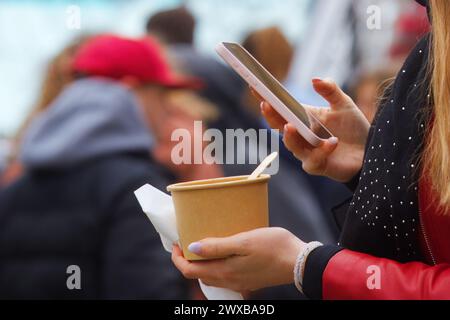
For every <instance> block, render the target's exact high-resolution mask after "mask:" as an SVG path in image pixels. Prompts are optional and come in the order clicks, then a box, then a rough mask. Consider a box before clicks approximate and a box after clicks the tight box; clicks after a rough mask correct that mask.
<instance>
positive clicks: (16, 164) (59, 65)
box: [0, 36, 89, 186]
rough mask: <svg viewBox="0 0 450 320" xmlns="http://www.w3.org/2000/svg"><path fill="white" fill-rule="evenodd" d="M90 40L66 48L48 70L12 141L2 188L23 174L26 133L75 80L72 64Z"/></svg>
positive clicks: (78, 41)
mask: <svg viewBox="0 0 450 320" xmlns="http://www.w3.org/2000/svg"><path fill="white" fill-rule="evenodd" d="M88 39H89V37H88V36H83V37H81V38H78V39H76V40H75V41H73V42H72V43H70V44H69V45H68V46H67V47H65V48H64V49H63V50H62V51H61V52H60V53H59V54H58V55H57V56H56V57H54V58H53V59H52V60H51V61H50V63H49V65H48V67H47V70H46V73H45V76H44V81H43V83H42V87H41V90H40V95H39V97H38V99H37V102H36V104H35V105H34V106H33V108H32V110H31V112H30V113H29V114H28V115H27V116H26V118H25V121H24V122H23V124H22V126H21V127H20V128H19V130H18V132H17V134H16V135H15V136H14V137H13V139H12V145H11V149H12V150H11V154H10V156H9V158H8V163H7V166H6V168H5V172H3V173H2V174H0V186H2V185H3V186H5V185H7V184H9V183H11V182H13V181H14V180H16V179H17V178H18V177H19V176H20V175H21V174H22V172H23V167H22V165H21V164H20V161H19V159H18V158H17V157H18V151H19V148H20V142H21V140H22V136H23V134H24V132H25V131H26V130H27V129H28V126H29V125H30V123H31V122H32V121H33V120H34V119H35V118H36V117H37V116H38V115H39V114H40V113H42V112H44V111H45V110H46V109H47V107H48V106H49V105H50V104H51V103H52V102H53V101H54V100H55V98H56V97H57V96H58V95H59V94H60V93H61V91H62V90H63V89H64V88H65V87H66V86H67V85H68V84H70V83H71V82H72V81H73V80H74V75H73V72H72V63H73V58H74V56H75V54H76V53H77V51H78V49H79V47H80V46H81V45H82V44H83V43H85V42H86V41H87V40H88Z"/></svg>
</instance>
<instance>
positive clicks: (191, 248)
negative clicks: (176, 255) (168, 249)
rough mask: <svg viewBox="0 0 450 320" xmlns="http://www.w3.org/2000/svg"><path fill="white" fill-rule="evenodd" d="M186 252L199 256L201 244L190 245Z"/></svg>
mask: <svg viewBox="0 0 450 320" xmlns="http://www.w3.org/2000/svg"><path fill="white" fill-rule="evenodd" d="M188 250H189V251H190V252H192V253H194V254H199V253H200V252H201V251H202V244H201V243H200V242H194V243H191V244H190V245H189V247H188Z"/></svg>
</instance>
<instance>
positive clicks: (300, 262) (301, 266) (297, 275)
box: [294, 241, 323, 293]
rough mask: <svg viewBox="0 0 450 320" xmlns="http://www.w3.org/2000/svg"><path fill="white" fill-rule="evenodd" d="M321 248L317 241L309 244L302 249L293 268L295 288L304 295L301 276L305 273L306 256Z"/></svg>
mask: <svg viewBox="0 0 450 320" xmlns="http://www.w3.org/2000/svg"><path fill="white" fill-rule="evenodd" d="M322 246H323V244H322V243H320V242H317V241H314V242H310V243H308V244H306V245H305V246H304V247H303V248H302V251H300V253H299V255H298V257H297V261H296V263H295V268H294V282H295V286H296V287H297V290H298V291H300V292H301V293H304V292H303V276H304V273H305V266H306V259H308V256H309V254H310V253H311V252H312V251H314V250H315V249H317V248H319V247H322Z"/></svg>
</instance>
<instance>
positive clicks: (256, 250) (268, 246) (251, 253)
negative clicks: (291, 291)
mask: <svg viewBox="0 0 450 320" xmlns="http://www.w3.org/2000/svg"><path fill="white" fill-rule="evenodd" d="M303 246H304V243H303V242H302V241H301V240H300V239H298V238H297V237H295V236H294V235H293V234H292V233H290V232H289V231H287V230H285V229H281V228H265V229H258V230H254V231H250V232H245V233H241V234H238V235H236V236H233V237H229V238H222V239H217V238H211V239H206V240H203V241H200V242H197V243H193V244H191V245H190V246H189V249H190V251H192V252H193V253H195V254H197V255H200V256H202V257H205V258H209V259H217V260H211V261H199V262H189V261H187V260H186V259H185V258H184V257H183V253H182V252H181V250H180V248H178V247H174V250H173V253H172V261H173V263H174V264H175V266H176V267H177V268H178V269H179V270H180V271H181V273H182V274H183V275H184V276H185V277H186V278H188V279H201V280H202V281H203V283H204V284H206V285H209V286H214V287H219V288H227V289H231V290H234V291H238V292H244V291H254V290H258V289H262V288H267V287H272V286H278V285H284V284H291V283H293V282H294V274H293V270H294V266H295V262H296V259H297V255H298V254H299V253H300V251H301V249H302V247H303ZM223 257H226V258H223Z"/></svg>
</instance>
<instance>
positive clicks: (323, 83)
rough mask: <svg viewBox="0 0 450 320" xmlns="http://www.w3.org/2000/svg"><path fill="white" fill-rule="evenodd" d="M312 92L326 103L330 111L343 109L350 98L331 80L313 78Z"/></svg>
mask: <svg viewBox="0 0 450 320" xmlns="http://www.w3.org/2000/svg"><path fill="white" fill-rule="evenodd" d="M312 83H313V87H314V90H316V92H317V93H318V94H320V95H321V96H322V97H323V98H324V99H325V100H327V101H328V103H329V104H330V107H331V108H332V109H340V108H343V107H345V106H346V105H347V104H348V103H349V100H350V97H349V96H348V95H346V94H345V93H344V91H342V89H341V88H339V86H338V85H337V84H336V82H334V81H333V80H331V79H320V78H314V79H313V80H312Z"/></svg>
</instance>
